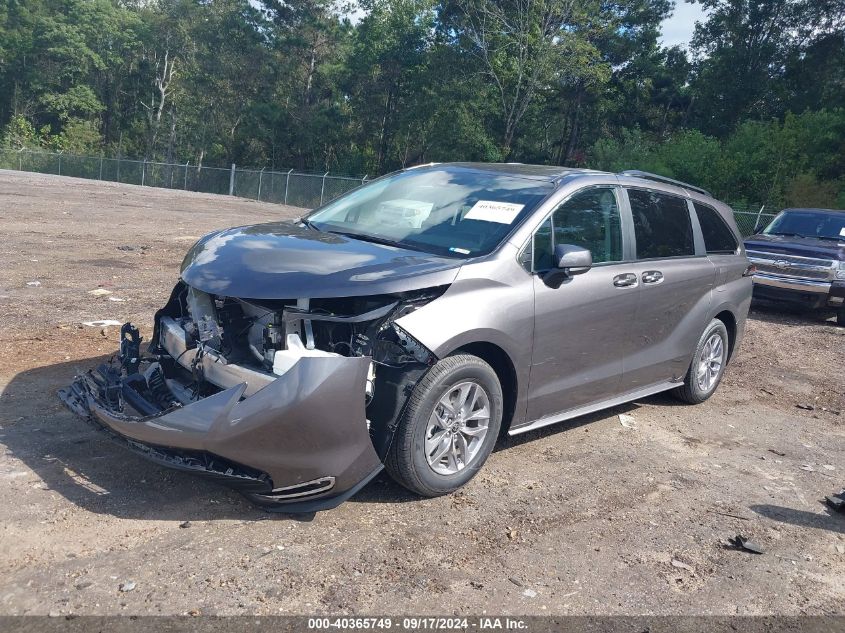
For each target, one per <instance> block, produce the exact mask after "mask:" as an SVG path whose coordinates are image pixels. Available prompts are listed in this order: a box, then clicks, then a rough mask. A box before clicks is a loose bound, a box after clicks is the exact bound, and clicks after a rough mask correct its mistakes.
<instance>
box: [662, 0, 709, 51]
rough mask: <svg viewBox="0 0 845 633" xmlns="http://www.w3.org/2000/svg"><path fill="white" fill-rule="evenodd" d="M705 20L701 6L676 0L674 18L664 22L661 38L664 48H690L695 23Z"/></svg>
mask: <svg viewBox="0 0 845 633" xmlns="http://www.w3.org/2000/svg"><path fill="white" fill-rule="evenodd" d="M696 20H699V21H703V20H704V11H702V10H701V5H700V4H689V3H688V2H685V1H684V0H675V12H674V13H673V15H672V17H670V18H666V19H665V20H663V36H662V37H661V38H660V41H661V43H662V44H663V45H664V46H675V45H676V44H677V45H680V46H683V47H685V48H687V47H688V45H689V41H690V39H691V38H692V32H693V30H694V29H695V21H696Z"/></svg>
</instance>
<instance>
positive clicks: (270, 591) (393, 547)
mask: <svg viewBox="0 0 845 633" xmlns="http://www.w3.org/2000/svg"><path fill="white" fill-rule="evenodd" d="M296 214H297V210H296V209H291V208H284V207H279V206H274V205H270V204H261V203H256V202H251V201H247V200H239V199H236V198H229V197H222V196H212V195H204V194H193V193H185V192H178V191H177V192H172V191H166V190H161V189H150V188H141V187H136V186H129V185H118V184H111V183H98V182H93V181H85V180H76V179H72V178H61V177H55V176H43V175H30V174H18V173H15V172H2V171H0V237H2V239H0V271H2V272H0V449H2V455H0V479H2V484H0V530H2V532H0V614H70V613H74V614H185V613H192V614H195V613H202V614H280V613H281V614H290V613H296V614H310V613H356V614H372V613H381V614H407V613H417V614H419V613H424V614H466V615H470V614H475V615H481V614H485V613H488V614H489V613H496V614H652V615H661V614H722V615H733V614H830V613H840V614H841V613H843V611H845V515H837V514H833V513H831V512H829V511H828V510H827V509H826V508H825V506H824V505H823V504H822V503H821V500H822V499H823V497H824V495H826V494H830V493H832V492H834V491H838V490H839V489H840V488H841V487H843V486H845V459H843V455H845V452H843V451H845V427H843V421H845V413H842V411H843V409H845V402H843V391H845V378H843V373H842V367H843V365H842V362H843V351H845V328H838V327H836V325H835V324H834V323H833V322H831V321H824V320H823V319H822V318H820V317H816V316H812V315H800V314H788V315H783V314H778V313H777V312H774V311H763V310H760V309H755V310H754V311H753V313H752V315H751V318H750V320H749V323H748V333H747V337H746V340H745V341H744V343H743V346H742V348H741V350H740V352H739V354H738V356H737V357H736V358H735V360H734V362H733V363H732V365H731V366H730V368H729V371H728V374H727V377H726V379H725V381H724V383H723V384H722V386H721V388H720V389H719V391H718V393H717V394H716V395H715V396H714V397H713V398H712V399H711V400H710V401H708V402H707V403H705V404H703V405H700V406H697V407H689V406H681V405H679V403H677V402H675V401H673V400H672V399H670V398H669V397H667V396H658V397H652V398H647V399H645V400H642V401H640V402H637V403H635V404H631V405H626V406H623V407H618V408H616V409H613V410H610V411H606V412H602V413H600V414H595V415H592V416H589V417H587V418H582V419H578V420H575V421H573V422H571V423H566V424H563V425H559V426H553V427H550V428H547V429H543V430H542V431H539V432H534V433H531V434H529V435H526V436H520V437H518V438H513V439H506V440H502V441H501V442H500V444H499V447H498V448H497V450H496V452H495V453H494V454H493V455H492V456H491V458H490V460H489V462H488V463H487V465H486V466H485V467H484V469H483V471H482V472H481V473H480V475H479V476H478V477H476V479H475V480H473V481H472V482H471V483H470V484H469V485H468V486H467V487H466V488H465V489H463V490H462V491H460V492H459V493H457V494H455V495H453V496H448V497H442V498H439V499H430V500H423V499H419V498H416V497H414V496H413V495H411V494H408V493H406V492H405V491H404V490H403V489H402V488H400V487H399V486H397V485H396V484H394V483H392V482H391V481H390V479H389V478H388V477H387V476H386V475H383V476H380V477H379V478H378V479H376V480H375V481H374V482H372V483H371V484H370V485H369V486H367V488H365V489H364V490H363V491H362V492H361V493H360V494H358V495H357V496H356V497H355V498H353V499H352V500H351V501H349V502H347V503H345V504H344V505H342V506H340V507H339V508H337V509H336V510H332V511H328V512H322V513H318V514H317V515H316V516H314V517H313V518H311V519H308V518H305V519H303V518H301V517H300V518H291V517H290V516H285V515H271V514H267V513H265V512H263V511H261V510H259V509H257V508H255V507H253V506H252V505H250V504H249V503H248V502H246V501H245V500H244V499H242V498H241V497H240V496H239V495H238V494H236V493H234V492H232V491H230V490H227V489H225V488H221V487H218V486H216V485H214V484H212V483H209V482H206V481H204V480H200V479H195V478H192V477H190V476H188V475H185V474H182V473H178V472H173V471H169V470H166V469H164V468H160V467H158V466H156V465H153V464H151V463H148V462H146V461H144V460H142V459H141V458H139V457H137V456H135V455H132V454H129V453H128V452H126V451H124V450H122V449H120V448H119V447H117V446H115V445H113V444H111V443H110V442H108V440H106V439H104V438H103V437H102V436H101V435H99V434H97V433H95V431H94V430H92V429H91V428H90V427H89V426H87V425H86V424H85V423H84V422H82V421H81V420H78V419H76V418H75V417H74V416H73V415H71V414H70V413H69V412H68V411H66V410H65V409H64V407H63V406H62V405H61V404H60V402H59V400H58V399H57V397H56V390H57V389H58V388H60V387H62V386H64V385H66V384H67V383H68V382H69V381H70V380H71V378H72V377H73V376H74V374H76V373H78V372H81V371H83V370H85V369H86V368H88V367H89V366H91V365H93V364H95V363H96V362H97V361H98V360H100V359H102V358H104V357H105V356H106V355H109V354H111V353H112V352H113V351H114V350H115V348H116V345H117V337H118V328H115V327H107V328H100V327H85V326H82V325H80V323H81V322H82V321H88V320H95V319H115V320H117V321H120V322H123V321H125V320H132V321H133V322H134V323H137V324H139V325H141V326H142V332H143V333H146V334H147V335H149V332H150V325H151V323H152V316H153V312H154V311H155V309H156V308H157V307H159V306H160V305H161V304H163V303H164V301H165V300H166V298H167V296H168V294H169V292H170V289H171V287H172V285H173V283H174V282H175V280H176V276H177V272H178V265H179V263H180V261H181V258H182V255H183V254H184V252H185V251H186V249H187V248H188V247H189V246H190V244H191V243H192V241H193V240H195V239H196V238H197V237H199V236H200V235H202V234H204V233H206V232H208V231H210V230H211V229H214V228H218V227H224V226H230V225H235V224H246V223H253V222H258V221H262V220H269V219H272V218H279V217H294V216H295V215H296ZM30 282H39V283H40V285H28V284H29V283H30ZM98 288H103V289H106V290H108V291H110V292H111V294H110V295H107V296H94V295H92V294H90V293H89V291H91V290H96V289H98ZM112 299H122V301H115V300H112ZM796 405H803V406H807V407H812V409H810V408H807V409H802V408H798V407H797V406H796ZM619 413H626V414H629V415H632V416H633V417H634V419H635V420H636V428H625V427H623V426H622V425H621V424H620V422H619V419H618V414H619ZM738 533H741V534H743V535H746V536H748V537H752V538H753V539H754V540H756V541H758V542H759V543H760V544H761V545H762V546H763V548H764V549H765V553H764V554H762V555H755V554H750V553H746V552H742V551H737V550H734V549H730V548H728V547H726V546H725V543H726V541H727V539H729V538H731V537H733V536H735V535H737V534H738ZM133 583H134V585H133ZM122 584H123V588H124V589H128V588H131V587H133V586H134V588H133V589H131V590H129V591H121V590H120V588H119V587H120V585H122Z"/></svg>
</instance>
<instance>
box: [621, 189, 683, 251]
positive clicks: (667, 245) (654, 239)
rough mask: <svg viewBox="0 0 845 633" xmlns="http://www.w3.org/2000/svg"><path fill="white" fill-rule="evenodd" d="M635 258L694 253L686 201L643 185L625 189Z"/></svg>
mask: <svg viewBox="0 0 845 633" xmlns="http://www.w3.org/2000/svg"><path fill="white" fill-rule="evenodd" d="M628 198H629V199H630V201H631V213H632V214H633V216H634V236H635V237H636V239H637V259H651V258H662V257H690V256H692V255H695V243H694V242H693V237H692V222H691V221H690V216H689V208H688V207H687V201H686V199H684V198H680V197H678V196H672V195H669V194H664V193H657V192H656V191H646V190H644V189H629V190H628Z"/></svg>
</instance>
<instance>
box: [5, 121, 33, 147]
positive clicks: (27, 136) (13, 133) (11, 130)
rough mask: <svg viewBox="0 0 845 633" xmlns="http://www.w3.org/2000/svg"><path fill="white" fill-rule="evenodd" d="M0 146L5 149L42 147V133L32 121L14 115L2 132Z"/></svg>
mask: <svg viewBox="0 0 845 633" xmlns="http://www.w3.org/2000/svg"><path fill="white" fill-rule="evenodd" d="M0 147H2V148H3V149H38V148H40V147H41V135H40V134H39V133H38V132H37V131H36V130H35V127H33V125H32V123H30V122H29V121H27V120H26V119H25V118H24V117H22V116H20V115H16V116H13V117H12V120H11V121H9V122H8V123H7V124H6V126H5V127H4V128H3V132H2V134H0Z"/></svg>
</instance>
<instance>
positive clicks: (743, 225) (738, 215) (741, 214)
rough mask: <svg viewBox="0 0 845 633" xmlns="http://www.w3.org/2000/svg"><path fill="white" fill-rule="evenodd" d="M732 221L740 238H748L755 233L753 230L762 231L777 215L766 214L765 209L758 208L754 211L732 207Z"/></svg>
mask: <svg viewBox="0 0 845 633" xmlns="http://www.w3.org/2000/svg"><path fill="white" fill-rule="evenodd" d="M733 210H734V219H735V220H736V226H737V228H738V229H739V232H740V233H741V234H742V237H748V236H749V235H754V233H756V231H755V229H756V228H760V229H762V228H763V227H764V226H766V225H767V224H768V223H769V222H771V221H772V219H773V218H774V217H775V215H777V214H776V213H768V212H766V208H765V207H758V208H757V209H756V210H755V209H753V208H751V207H740V206H734V207H733Z"/></svg>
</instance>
